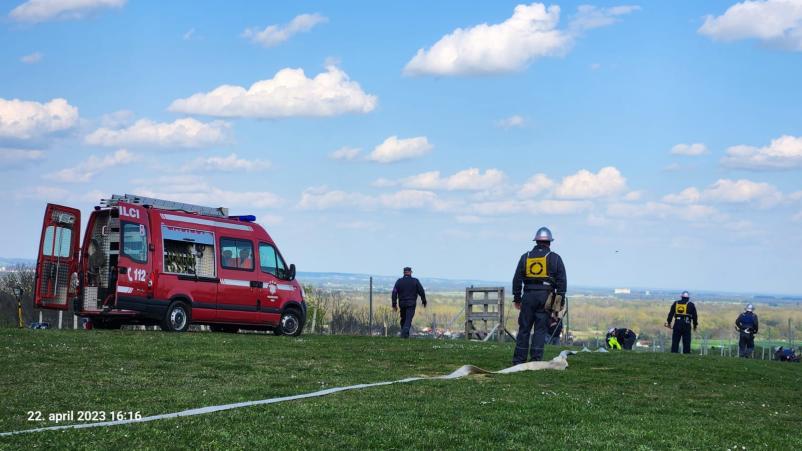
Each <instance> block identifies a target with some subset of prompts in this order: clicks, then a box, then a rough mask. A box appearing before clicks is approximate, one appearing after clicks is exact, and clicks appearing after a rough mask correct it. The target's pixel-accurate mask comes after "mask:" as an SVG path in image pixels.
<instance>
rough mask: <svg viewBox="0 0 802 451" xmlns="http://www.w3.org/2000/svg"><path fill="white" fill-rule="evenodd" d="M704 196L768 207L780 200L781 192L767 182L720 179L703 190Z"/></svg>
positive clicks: (707, 198) (715, 199)
mask: <svg viewBox="0 0 802 451" xmlns="http://www.w3.org/2000/svg"><path fill="white" fill-rule="evenodd" d="M704 198H705V199H706V200H710V201H713V202H724V203H757V204H758V205H759V206H761V207H764V208H768V207H772V206H774V205H776V204H777V203H779V202H780V201H781V200H782V193H781V192H780V191H778V190H777V188H775V187H774V186H773V185H770V184H768V183H758V182H753V181H751V180H745V179H741V180H728V179H720V180H718V181H717V182H716V183H714V184H713V185H711V186H710V187H709V188H708V189H706V190H705V192H704Z"/></svg>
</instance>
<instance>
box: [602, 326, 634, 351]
mask: <svg viewBox="0 0 802 451" xmlns="http://www.w3.org/2000/svg"><path fill="white" fill-rule="evenodd" d="M611 337H615V341H616V342H617V343H618V344H619V345H621V347H622V348H624V349H628V350H632V346H634V345H635V341H637V340H638V334H636V333H635V331H633V330H632V329H627V328H626V327H618V328H612V329H610V330H608V331H607V336H605V337H604V342H605V343H608V346H607V347H608V348H609V347H610V346H609V343H610V338H611Z"/></svg>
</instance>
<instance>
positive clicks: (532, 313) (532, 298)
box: [512, 227, 568, 365]
mask: <svg viewBox="0 0 802 451" xmlns="http://www.w3.org/2000/svg"><path fill="white" fill-rule="evenodd" d="M535 241H537V245H536V246H535V247H534V249H532V250H531V251H529V252H527V253H525V254H523V255H521V258H520V259H519V260H518V266H517V267H516V268H515V276H513V279H512V296H513V302H514V303H515V304H517V305H518V306H520V310H521V311H520V313H519V314H518V335H517V336H516V338H515V353H514V354H513V357H512V363H513V365H517V364H519V363H524V362H526V357H527V354H529V353H530V349H531V354H530V355H531V360H533V361H537V360H541V359H542V358H543V348H544V345H545V342H546V334H547V333H548V327H549V318H550V317H551V314H550V313H549V312H547V311H546V310H545V306H546V300H547V299H548V297H549V294H552V293H554V294H558V295H561V296H565V292H566V289H567V285H568V282H567V279H566V275H565V265H564V264H563V260H562V258H561V257H560V256H559V255H558V254H557V253H555V252H552V251H551V249H550V246H549V244H550V243H551V241H553V238H552V235H551V231H550V230H549V229H547V228H546V227H541V228H540V229H539V230H538V231H537V234H535ZM533 326H534V329H535V334H534V338H532V336H531V335H532V327H533ZM530 341H531V343H530ZM530 345H531V346H530Z"/></svg>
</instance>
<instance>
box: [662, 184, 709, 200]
mask: <svg viewBox="0 0 802 451" xmlns="http://www.w3.org/2000/svg"><path fill="white" fill-rule="evenodd" d="M701 200H702V193H701V192H700V191H699V190H698V189H696V188H694V187H690V188H685V189H684V190H682V191H680V192H679V193H677V194H667V195H665V196H663V202H668V203H669V204H695V203H698V202H699V201H701Z"/></svg>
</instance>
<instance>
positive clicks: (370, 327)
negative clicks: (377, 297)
mask: <svg viewBox="0 0 802 451" xmlns="http://www.w3.org/2000/svg"><path fill="white" fill-rule="evenodd" d="M368 305H369V308H368V337H371V336H373V276H370V288H369V291H368Z"/></svg>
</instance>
